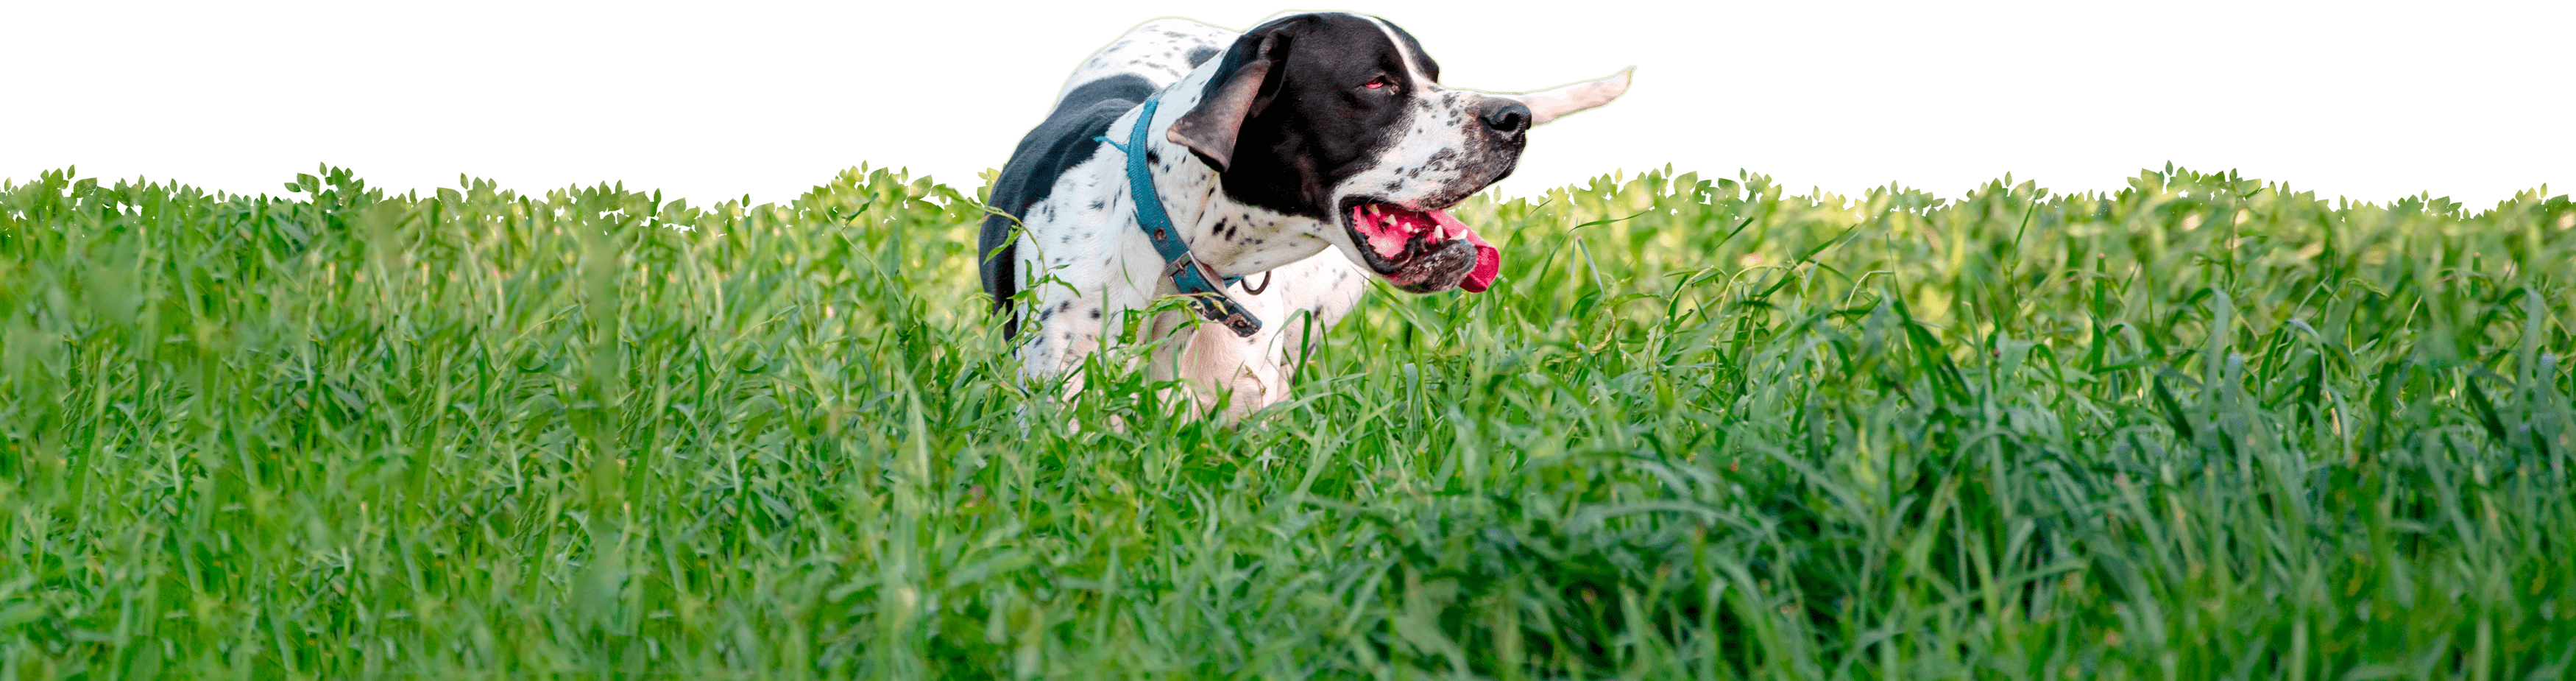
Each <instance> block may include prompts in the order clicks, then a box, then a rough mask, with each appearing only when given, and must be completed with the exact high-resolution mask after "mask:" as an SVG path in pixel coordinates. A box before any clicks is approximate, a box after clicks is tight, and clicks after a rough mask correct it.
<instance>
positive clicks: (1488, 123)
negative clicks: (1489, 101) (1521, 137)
mask: <svg viewBox="0 0 2576 681" xmlns="http://www.w3.org/2000/svg"><path fill="white" fill-rule="evenodd" d="M1497 104H1498V105H1497V106H1494V107H1492V108H1488V109H1485V114H1484V115H1483V116H1480V117H1479V118H1482V119H1484V121H1485V127H1488V128H1493V129H1494V131H1495V132H1499V133H1502V134H1504V135H1506V136H1509V135H1517V134H1520V133H1521V132H1523V131H1526V130H1529V127H1530V109H1529V107H1528V106H1527V105H1524V104H1521V103H1520V102H1515V101H1512V100H1508V99H1506V100H1502V101H1500V102H1498V103H1497Z"/></svg>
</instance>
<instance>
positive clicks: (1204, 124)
mask: <svg viewBox="0 0 2576 681" xmlns="http://www.w3.org/2000/svg"><path fill="white" fill-rule="evenodd" d="M1288 27H1289V26H1288V22H1276V23H1273V24H1271V25H1268V26H1263V27H1260V28H1256V29H1253V31H1252V32H1250V33H1245V34H1243V37H1240V38H1236V39H1234V47H1232V48H1231V49H1228V50H1226V53H1225V61H1223V62H1220V63H1218V64H1217V71H1216V75H1215V77H1214V78H1210V79H1208V84H1207V90H1206V91H1205V92H1203V93H1201V94H1200V95H1199V105H1198V106H1196V107H1193V108H1191V109H1190V112H1189V113H1185V114H1181V118H1180V120H1176V121H1172V127H1171V129H1170V130H1168V131H1166V132H1164V133H1163V137H1164V138H1165V139H1169V140H1171V141H1172V143H1174V144H1179V145H1181V146H1185V147H1189V148H1190V151H1191V152H1192V153H1195V154H1197V155H1198V157H1199V160H1201V161H1205V162H1207V164H1208V167H1210V168H1215V169H1216V170H1217V172H1224V171H1225V168H1226V166H1227V165H1230V164H1232V163H1233V162H1234V141H1235V140H1236V139H1237V138H1239V137H1241V136H1242V133H1243V122H1244V121H1246V120H1249V119H1251V118H1252V117H1253V116H1255V115H1258V114H1260V113H1261V110H1262V109H1263V108H1265V107H1268V106H1269V105H1270V100H1272V99H1274V98H1276V97H1278V95H1279V81H1280V80H1281V79H1280V78H1279V76H1282V75H1284V74H1280V73H1277V71H1278V67H1279V64H1280V63H1281V62H1283V61H1285V58H1286V57H1287V56H1288V40H1289V36H1288V32H1287V31H1286V30H1285V29H1287V28H1288Z"/></svg>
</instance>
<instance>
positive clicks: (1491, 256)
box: [1349, 202, 1503, 293]
mask: <svg viewBox="0 0 2576 681" xmlns="http://www.w3.org/2000/svg"><path fill="white" fill-rule="evenodd" d="M1349 215H1350V218H1351V222H1350V230H1351V242H1352V243H1353V244H1355V245H1357V246H1359V247H1360V250H1361V251H1362V252H1364V253H1365V254H1366V255H1367V256H1368V261H1369V263H1368V264H1369V266H1370V267H1372V268H1375V269H1376V270H1377V271H1378V274H1379V275H1381V276H1384V277H1386V278H1387V280H1388V281H1390V282H1393V283H1394V284H1396V285H1397V286H1398V287H1400V288H1404V289H1407V290H1412V291H1417V292H1427V291H1437V290H1440V289H1444V288H1449V286H1450V285H1452V284H1454V285H1456V286H1457V287H1458V288H1462V289H1466V290H1467V292H1469V293H1477V292H1482V291H1484V290H1485V289H1486V288H1488V287H1491V286H1493V284H1494V277H1495V276H1496V275H1498V274H1501V273H1502V270H1503V254H1502V251H1499V250H1496V249H1495V248H1494V246H1493V244H1489V243H1486V242H1485V238H1484V237H1482V236H1478V235H1477V234H1476V230H1475V229H1473V228H1470V227H1468V226H1467V223H1463V222H1459V221H1458V219H1457V218H1454V217H1450V215H1449V211H1447V210H1405V209H1404V208H1403V207H1400V206H1396V205H1394V204H1386V203H1368V202H1356V203H1354V204H1353V205H1351V206H1350V208H1349ZM1462 274H1463V276H1462Z"/></svg>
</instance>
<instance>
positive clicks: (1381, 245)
mask: <svg viewBox="0 0 2576 681" xmlns="http://www.w3.org/2000/svg"><path fill="white" fill-rule="evenodd" d="M1419 215H1427V216H1430V217H1431V222H1432V223H1433V224H1432V225H1429V226H1425V225H1423V224H1422V223H1421V221H1420V220H1419V219H1416V216H1419ZM1351 222H1352V223H1353V224H1356V225H1359V230H1360V234H1361V235H1362V236H1365V237H1368V244H1367V246H1368V248H1369V249H1370V250H1373V251H1377V255H1378V257H1381V258H1392V257H1395V256H1397V255H1399V254H1402V253H1403V252H1404V246H1405V242H1407V241H1410V240H1412V238H1413V237H1415V236H1422V235H1425V233H1427V232H1430V231H1431V230H1432V229H1433V228H1437V229H1438V230H1440V231H1439V238H1441V239H1444V240H1445V239H1466V240H1467V243H1471V244H1475V245H1476V267H1475V269H1471V270H1468V271H1467V278H1466V279H1465V280H1464V281H1460V282H1458V288H1463V289H1466V290H1467V292H1468V293H1481V292H1483V291H1484V290H1485V289H1487V288H1490V287H1492V286H1493V285H1494V277H1495V276H1497V275H1500V274H1502V272H1503V252H1502V251H1500V250H1497V249H1495V248H1494V245H1493V244H1489V243H1485V237H1483V236H1480V235H1478V234H1476V230H1475V229H1473V228H1469V227H1468V226H1467V223H1464V222H1459V221H1458V218H1455V217H1450V215H1449V211H1445V210H1434V211H1424V212H1421V213H1410V214H1408V213H1396V214H1393V215H1390V216H1388V219H1385V220H1383V221H1381V220H1378V219H1372V217H1371V216H1370V215H1369V214H1368V207H1367V206H1358V207H1354V208H1352V209H1351Z"/></svg>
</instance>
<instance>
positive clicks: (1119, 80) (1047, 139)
mask: <svg viewBox="0 0 2576 681" xmlns="http://www.w3.org/2000/svg"><path fill="white" fill-rule="evenodd" d="M1233 37H1234V33H1233V32H1231V31H1227V30H1225V29H1221V28H1217V27H1214V26H1208V25H1205V24H1200V23H1197V22H1193V21H1187V20H1181V19H1162V20H1156V21H1152V22H1147V23H1145V24H1144V25H1142V26H1138V27H1136V28H1135V29H1134V30H1131V31H1128V32H1127V34H1126V35H1124V36H1121V37H1119V39H1118V40H1117V41H1116V42H1112V43H1110V45H1109V47H1107V48H1103V49H1102V50H1101V51H1099V52H1097V53H1094V54H1093V55H1092V56H1091V58H1089V59H1085V60H1083V63H1082V65H1081V67H1079V68H1077V69H1075V70H1074V73H1073V77H1071V78H1068V79H1066V81H1065V86H1064V89H1063V90H1062V91H1061V92H1060V93H1059V94H1058V96H1057V97H1056V104H1055V108H1054V109H1052V110H1050V111H1048V112H1047V117H1046V121H1045V122H1042V123H1039V124H1038V127H1037V128H1036V129H1033V130H1030V131H1029V134H1028V135H1027V136H1025V137H1021V138H1020V145H1019V147H1018V148H1017V149H1014V150H1012V151H1011V160H1010V162H1009V163H1007V164H1004V165H1003V166H1002V174H1001V176H1000V177H996V178H994V180H993V193H992V195H991V196H990V197H988V199H987V200H986V202H985V203H986V205H989V206H991V207H992V208H993V209H994V210H997V211H1001V212H1002V213H1003V214H1005V215H1009V216H1012V217H1023V218H1024V217H1025V216H1026V213H1027V211H1028V209H1029V207H1030V206H1034V205H1037V204H1038V202H1039V201H1041V200H1043V199H1045V198H1046V197H1047V194H1048V193H1049V192H1050V191H1052V190H1053V189H1054V188H1055V184H1056V180H1057V178H1059V177H1061V176H1063V175H1064V172H1065V170H1066V169H1069V168H1072V167H1074V166H1076V165H1080V164H1081V163H1082V162H1083V161H1087V160H1090V159H1091V157H1092V155H1094V154H1096V153H1098V152H1099V150H1100V146H1101V145H1100V143H1099V142H1098V141H1097V140H1094V139H1092V138H1094V137H1098V136H1100V135H1101V133H1104V132H1107V131H1108V130H1109V124H1110V123H1113V122H1116V121H1117V120H1118V117H1119V116H1121V115H1125V114H1126V113H1127V112H1128V111H1130V110H1133V109H1135V108H1136V107H1137V105H1140V104H1143V103H1144V102H1145V100H1146V99H1147V98H1149V97H1152V96H1154V93H1155V91H1158V90H1161V89H1163V88H1164V87H1165V86H1168V85H1171V84H1172V83H1174V82H1178V81H1179V80H1180V79H1181V77H1182V76H1184V75H1188V73H1189V71H1190V69H1193V68H1197V67H1198V65H1199V64H1201V63H1204V62H1206V61H1207V60H1208V59H1209V58H1211V57H1214V56H1216V55H1217V54H1219V53H1221V52H1223V49H1224V45H1225V41H1230V40H1232V39H1233ZM1017 248H1018V246H1017V239H1015V238H1014V237H1013V234H1012V229H1011V218H1008V217H1003V216H1001V215H993V216H987V217H985V218H984V227H983V232H982V234H981V235H979V237H978V238H977V240H976V247H975V252H976V254H977V255H978V256H979V257H980V258H981V259H982V260H981V263H982V268H981V271H980V275H981V277H982V279H983V281H984V292H985V293H987V294H990V295H991V296H992V297H993V309H994V311H995V312H998V313H1001V314H1002V315H1004V317H1003V321H1002V336H1003V337H1005V338H1008V337H1011V336H1014V335H1016V334H1017V333H1018V328H1019V319H1018V318H1017V316H1016V315H1013V314H1012V311H1011V310H1010V301H1011V296H1012V295H1014V294H1017V293H1019V284H1020V282H1019V273H1018V272H1015V271H1013V269H1014V268H1013V267H1012V263H1014V262H1015V260H1014V256H1016V255H1017V252H1016V251H1017Z"/></svg>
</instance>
